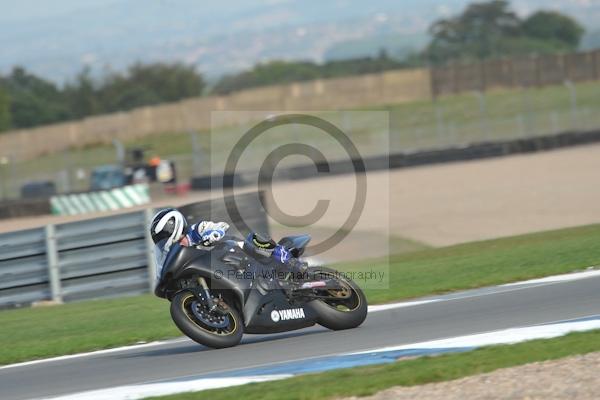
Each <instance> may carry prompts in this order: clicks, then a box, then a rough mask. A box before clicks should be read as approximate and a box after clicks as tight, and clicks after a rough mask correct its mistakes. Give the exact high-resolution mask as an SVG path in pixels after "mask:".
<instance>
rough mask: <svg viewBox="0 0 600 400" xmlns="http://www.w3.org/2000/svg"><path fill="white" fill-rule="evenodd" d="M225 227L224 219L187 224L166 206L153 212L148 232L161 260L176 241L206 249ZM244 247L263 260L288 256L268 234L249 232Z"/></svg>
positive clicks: (178, 213)
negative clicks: (221, 220)
mask: <svg viewBox="0 0 600 400" xmlns="http://www.w3.org/2000/svg"><path fill="white" fill-rule="evenodd" d="M227 229H229V224H228V223H226V222H213V221H201V222H199V223H197V224H194V225H192V226H190V227H189V229H188V223H187V220H186V219H185V217H184V216H183V214H182V213H181V212H180V211H179V210H177V209H175V208H166V209H163V210H161V211H159V212H158V213H156V214H155V215H154V217H153V218H152V221H151V223H150V231H151V235H152V240H153V241H154V244H156V245H157V247H158V246H160V250H161V253H162V254H161V255H160V256H161V257H160V258H161V259H164V257H165V256H166V254H167V253H168V252H169V250H170V248H171V246H172V245H173V244H175V243H179V244H180V245H181V246H184V247H192V246H194V247H198V248H203V249H206V250H210V249H211V248H212V247H213V246H214V245H215V243H216V242H218V241H219V240H221V239H223V237H224V236H225V232H227ZM244 249H245V250H247V251H250V252H251V253H253V254H254V255H256V256H259V257H263V258H265V259H268V258H273V259H275V260H276V261H277V262H279V263H281V264H285V263H287V262H288V261H290V259H291V255H290V253H289V251H287V250H286V249H285V248H284V247H283V246H281V245H278V244H277V243H275V241H274V240H273V239H271V238H270V237H265V236H262V235H259V234H257V233H250V234H249V235H248V236H247V237H246V240H245V241H244Z"/></svg>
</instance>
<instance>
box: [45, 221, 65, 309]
mask: <svg viewBox="0 0 600 400" xmlns="http://www.w3.org/2000/svg"><path fill="white" fill-rule="evenodd" d="M46 261H47V263H48V278H49V281H50V293H51V295H52V301H55V302H57V303H62V300H63V299H62V288H61V284H60V266H59V265H58V249H57V247H56V230H55V228H54V225H52V224H50V225H46Z"/></svg>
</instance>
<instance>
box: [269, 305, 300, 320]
mask: <svg viewBox="0 0 600 400" xmlns="http://www.w3.org/2000/svg"><path fill="white" fill-rule="evenodd" d="M302 318H306V316H305V315H304V308H290V309H288V310H273V311H271V319H272V320H273V322H279V321H287V320H290V319H302Z"/></svg>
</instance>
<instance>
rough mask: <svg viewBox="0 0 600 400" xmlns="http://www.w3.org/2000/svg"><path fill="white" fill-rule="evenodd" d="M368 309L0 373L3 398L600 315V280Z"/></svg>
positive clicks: (541, 284)
mask: <svg viewBox="0 0 600 400" xmlns="http://www.w3.org/2000/svg"><path fill="white" fill-rule="evenodd" d="M419 300H424V301H423V302H411V303H408V304H403V305H399V306H394V307H393V308H390V309H381V307H380V310H378V311H377V312H370V313H369V316H368V318H367V320H366V321H365V323H364V324H363V325H362V326H361V327H360V328H358V329H354V330H349V331H341V332H332V331H328V330H326V329H323V328H320V327H313V328H309V329H304V330H300V331H295V332H289V333H284V334H276V335H246V336H245V337H244V340H243V342H242V344H241V345H240V346H237V347H235V348H230V349H223V350H210V349H207V348H204V347H202V346H200V345H197V344H195V343H194V342H191V341H189V340H187V339H183V338H182V339H176V340H172V341H167V342H164V343H162V344H157V345H154V346H147V347H137V348H131V349H123V350H121V351H115V352H109V353H99V354H91V355H87V356H81V357H75V358H69V359H58V360H53V361H46V362H41V363H32V364H25V365H21V366H13V367H8V368H7V367H4V368H0V398H2V399H33V398H44V397H52V396H58V395H65V394H70V393H79V392H82V391H87V390H94V389H103V388H110V387H115V386H120V385H129V384H138V383H145V382H152V381H162V380H166V379H167V380H168V379H174V378H182V377H191V376H203V375H206V374H212V373H215V372H222V371H231V370H235V369H241V368H249V367H258V366H267V365H272V364H275V363H281V362H286V361H294V360H301V359H307V358H311V357H318V356H325V355H334V354H339V353H344V352H352V351H360V350H369V349H375V348H381V347H386V346H395V345H402V344H410V343H415V342H421V341H426V340H434V339H441V338H447V337H453V336H460V335H465V334H471V333H479V332H488V331H494V330H499V329H506V328H513V327H521V326H527V325H534V324H543V323H548V322H554V321H558V320H566V319H574V318H582V317H587V316H591V315H597V314H600V275H599V274H597V273H596V274H593V275H591V276H589V277H586V278H585V279H578V280H565V281H560V280H559V281H550V282H546V281H543V280H542V281H539V282H536V281H533V282H529V283H524V284H517V285H505V286H497V287H492V288H485V289H477V290H472V291H466V292H460V293H455V294H451V295H446V296H437V297H429V298H424V299H419Z"/></svg>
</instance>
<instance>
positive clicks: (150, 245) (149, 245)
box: [144, 208, 156, 292]
mask: <svg viewBox="0 0 600 400" xmlns="http://www.w3.org/2000/svg"><path fill="white" fill-rule="evenodd" d="M153 216H154V210H153V209H151V208H147V209H145V210H144V221H145V224H144V237H145V238H146V261H147V263H148V288H149V289H150V292H152V291H154V279H155V276H154V275H155V274H156V260H155V258H154V242H153V241H152V235H151V234H150V220H151V219H152V217H153Z"/></svg>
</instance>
